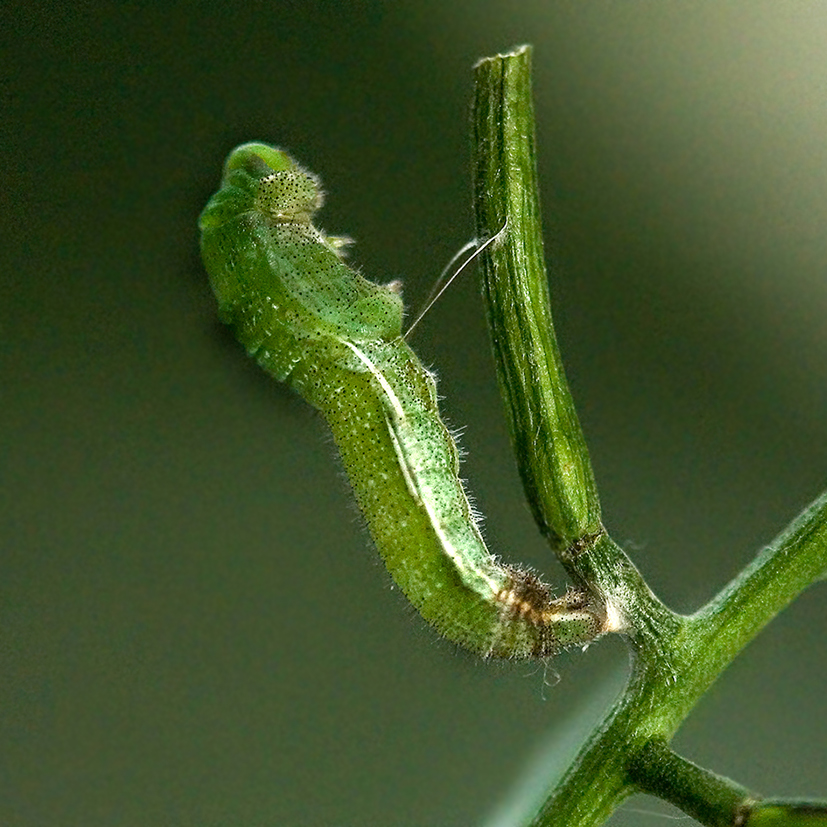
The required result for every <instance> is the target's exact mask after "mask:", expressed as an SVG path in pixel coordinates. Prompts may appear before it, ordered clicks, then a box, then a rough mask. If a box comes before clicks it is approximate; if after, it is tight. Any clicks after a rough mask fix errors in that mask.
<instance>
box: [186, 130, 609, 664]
mask: <svg viewBox="0 0 827 827" xmlns="http://www.w3.org/2000/svg"><path fill="white" fill-rule="evenodd" d="M321 203H322V191H321V188H320V184H319V181H318V179H317V178H316V177H315V176H314V175H312V174H311V173H309V172H307V171H305V170H304V169H302V168H301V167H300V166H299V165H298V164H297V163H296V162H295V161H293V160H292V158H290V157H289V156H288V155H287V154H286V153H285V152H283V151H281V150H279V149H277V148H275V147H272V146H268V145H266V144H260V143H248V144H243V145H242V146H239V147H237V148H236V149H234V150H233V151H232V152H231V153H230V155H229V156H228V158H227V161H226V163H225V166H224V176H223V178H222V181H221V187H220V189H219V190H218V192H216V193H215V195H213V197H212V198H211V199H210V201H209V203H208V204H207V206H206V208H205V209H204V211H203V213H202V214H201V218H200V228H201V252H202V256H203V259H204V264H205V266H206V269H207V272H208V273H209V276H210V281H211V283H212V288H213V291H214V292H215V295H216V298H217V299H218V305H219V312H220V315H221V319H222V320H223V321H224V322H226V323H227V324H229V325H231V326H232V327H233V328H234V330H235V332H236V335H237V336H238V338H239V340H240V341H241V343H242V344H243V345H244V346H245V347H246V348H247V351H248V352H249V353H250V355H251V356H254V357H255V358H256V359H257V360H258V362H259V364H260V365H261V366H262V367H263V368H264V369H265V370H266V371H267V372H268V373H270V374H271V375H272V376H274V377H275V378H276V379H278V380H279V381H282V382H287V383H289V384H290V385H291V386H292V387H293V388H294V389H295V390H296V391H297V392H298V393H300V394H301V395H302V396H303V397H304V398H305V399H306V400H307V401H308V402H309V403H310V404H311V405H313V406H314V407H315V408H317V409H318V410H319V411H320V412H321V413H322V415H323V416H324V418H325V419H326V420H327V423H328V424H329V426H330V428H331V430H332V431H333V436H334V438H335V441H336V445H337V446H338V449H339V451H340V453H341V456H342V461H343V463H344V466H345V470H346V471H347V474H348V477H349V479H350V482H351V484H352V486H353V490H354V492H355V494H356V499H357V500H358V503H359V507H360V508H361V510H362V513H363V514H364V516H365V519H366V520H367V523H368V526H369V528H370V532H371V535H372V537H373V539H374V542H375V543H376V546H377V548H378V549H379V552H380V554H381V555H382V557H383V558H384V561H385V564H386V565H387V567H388V570H389V571H390V573H391V576H392V577H393V579H394V580H395V581H396V583H397V584H398V585H399V587H400V588H401V589H402V591H403V592H404V593H405V595H406V596H407V597H408V599H409V600H410V601H411V603H413V604H414V606H416V608H417V609H418V610H419V612H420V613H421V614H422V616H423V617H424V618H425V619H426V620H427V621H428V622H429V623H431V624H432V625H433V626H434V627H436V629H438V630H439V631H440V632H441V633H442V634H443V635H445V637H447V638H449V639H450V640H452V641H455V642H456V643H458V644H460V645H462V646H465V647H467V648H469V649H471V650H473V651H475V652H477V653H479V654H481V655H483V656H486V657H487V656H492V657H532V656H535V657H546V656H548V655H550V654H553V653H554V652H556V651H558V650H559V649H560V648H561V647H564V646H567V645H571V644H575V643H584V642H587V641H589V640H592V639H593V638H594V637H595V636H596V635H597V634H598V633H599V632H600V630H601V620H600V617H599V615H598V614H597V613H596V612H595V611H593V610H592V609H591V608H590V606H589V605H588V601H587V599H586V597H585V595H583V594H582V593H577V592H569V593H568V594H566V595H565V596H563V597H562V598H559V599H554V598H553V597H552V596H551V592H550V590H549V588H548V587H547V586H546V585H545V584H544V583H543V582H541V581H540V579H539V578H538V577H537V576H536V575H534V574H533V573H531V572H529V571H525V570H523V569H520V568H516V567H513V566H509V565H505V564H503V563H501V562H499V561H498V560H497V559H496V558H495V557H493V556H492V555H491V553H490V552H489V551H488V549H487V548H486V546H485V543H484V541H483V539H482V536H481V534H480V531H479V528H478V526H477V522H476V519H475V517H474V512H473V509H472V508H471V506H470V504H469V502H468V498H467V496H466V494H465V491H464V490H463V486H462V482H461V480H460V479H459V476H458V471H459V456H458V452H457V447H456V444H455V443H454V440H453V438H452V437H451V434H450V433H449V431H448V429H447V428H446V427H445V425H444V424H443V422H442V420H441V419H440V416H439V411H438V409H437V394H436V384H435V378H434V376H433V374H431V373H430V372H429V371H428V370H426V369H425V368H424V367H423V365H422V363H421V362H420V361H419V359H418V358H417V356H416V354H415V353H414V352H413V351H412V350H411V348H410V347H409V346H408V344H407V342H406V341H405V339H404V338H403V336H402V316H403V307H402V298H401V295H400V286H399V284H398V283H391V284H386V285H379V284H374V283H373V282H370V281H368V280H367V279H365V278H363V277H362V276H361V275H359V273H357V272H355V271H354V270H352V269H351V268H350V267H348V266H347V265H346V264H345V263H344V261H343V260H342V254H341V248H342V246H343V244H344V243H346V242H345V241H344V240H342V239H338V238H333V237H327V236H325V235H324V234H323V233H322V232H320V231H319V230H318V229H317V228H316V227H314V226H313V223H312V219H313V215H314V213H315V212H316V211H317V210H318V209H319V207H320V206H321Z"/></svg>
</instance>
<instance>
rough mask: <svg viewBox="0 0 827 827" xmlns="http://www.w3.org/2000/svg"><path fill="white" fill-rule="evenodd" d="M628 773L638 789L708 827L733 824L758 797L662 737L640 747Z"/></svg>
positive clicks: (723, 826)
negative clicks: (680, 752) (676, 750)
mask: <svg viewBox="0 0 827 827" xmlns="http://www.w3.org/2000/svg"><path fill="white" fill-rule="evenodd" d="M629 776H630V778H631V779H632V780H633V781H634V782H635V784H636V786H637V789H638V791H640V792H643V793H649V794H650V795H654V796H656V797H657V798H662V799H664V800H666V801H671V802H672V803H673V804H675V805H677V806H678V807H680V808H681V809H682V810H683V811H684V812H685V813H686V814H687V815H690V816H692V818H694V819H695V820H696V821H699V822H700V823H701V824H706V825H709V827H732V825H734V824H737V823H738V819H739V817H740V818H741V820H743V816H744V815H745V814H746V813H747V812H748V810H749V808H750V807H751V805H752V804H753V803H754V801H756V800H757V797H756V796H754V795H752V794H751V793H750V792H749V790H747V789H746V788H744V787H742V786H740V785H739V784H736V783H735V782H734V781H731V780H730V779H729V778H723V777H722V776H720V775H716V774H715V773H712V772H710V771H709V770H705V769H703V768H702V767H699V766H697V765H696V764H693V763H692V762H691V761H687V760H686V759H685V758H682V757H681V756H680V755H677V754H676V753H674V752H673V751H672V750H671V749H670V748H669V746H668V745H667V744H666V742H665V741H663V740H661V739H659V738H656V739H653V740H652V741H649V742H648V743H646V744H644V745H643V747H642V748H641V749H640V750H638V752H637V754H636V755H635V757H634V759H633V760H632V761H631V762H630V763H629ZM675 793H679V795H677V796H676V795H675Z"/></svg>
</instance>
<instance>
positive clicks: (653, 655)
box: [531, 493, 827, 827]
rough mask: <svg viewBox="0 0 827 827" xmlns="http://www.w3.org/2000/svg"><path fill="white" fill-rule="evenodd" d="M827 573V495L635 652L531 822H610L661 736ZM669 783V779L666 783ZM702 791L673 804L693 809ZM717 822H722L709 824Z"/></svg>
mask: <svg viewBox="0 0 827 827" xmlns="http://www.w3.org/2000/svg"><path fill="white" fill-rule="evenodd" d="M825 568H827V493H825V494H823V495H822V496H821V497H820V498H819V499H818V500H816V501H815V502H814V503H813V504H812V505H811V506H810V507H808V508H807V509H806V510H805V511H804V512H803V513H802V514H801V515H800V516H799V517H798V518H797V519H796V520H794V521H793V523H792V524H791V525H790V526H789V528H787V529H786V530H785V531H784V532H783V533H782V534H781V535H780V536H779V537H778V538H777V539H776V540H775V541H774V542H773V543H772V544H771V545H770V546H769V547H768V548H766V549H765V550H764V551H762V552H761V553H760V554H759V555H758V557H757V558H756V560H755V561H754V562H753V563H752V564H751V565H750V566H749V567H747V569H746V570H745V571H744V572H742V573H741V574H740V575H738V576H737V577H736V578H735V579H734V580H733V581H732V582H731V583H730V584H729V585H728V586H727V587H726V588H724V589H723V590H722V591H721V592H720V594H719V595H717V596H716V597H715V598H713V600H712V601H711V602H710V603H709V604H708V605H707V606H706V607H705V608H703V609H702V610H701V611H700V612H698V613H697V614H695V615H693V616H691V617H678V616H675V622H674V623H673V624H671V625H669V626H665V627H664V628H663V629H662V630H661V633H660V634H659V635H658V639H657V645H647V646H645V647H642V646H639V645H638V643H637V639H636V637H635V636H634V635H633V636H631V637H630V644H631V646H632V651H633V653H634V659H633V670H632V676H631V679H630V682H629V685H628V687H627V689H626V691H625V693H624V694H623V696H622V697H621V698H620V700H619V701H618V702H617V703H616V704H615V706H614V708H613V709H612V710H610V712H609V713H608V714H607V716H606V719H605V721H604V722H603V723H602V724H601V725H599V726H598V727H597V728H596V730H595V732H594V734H593V735H592V737H591V739H590V740H589V741H588V742H587V743H586V745H585V746H584V747H583V749H582V750H581V752H580V754H579V755H578V757H577V759H576V760H575V762H574V763H573V765H572V766H571V767H570V769H569V771H568V773H567V774H566V776H565V777H564V778H563V779H562V780H561V781H560V783H559V784H558V785H557V787H556V789H554V791H553V792H552V793H551V795H550V796H549V798H548V800H547V801H546V802H545V804H544V805H543V807H542V808H541V810H540V812H539V813H538V814H537V816H536V817H535V819H534V820H533V821H532V822H531V823H532V825H535V827H540V826H541V825H542V827H574V825H577V827H587V825H597V824H601V823H602V822H603V821H605V819H606V818H608V816H609V815H610V814H611V812H612V811H613V810H614V808H615V807H616V806H617V805H618V804H619V803H620V802H621V801H622V800H623V799H624V798H625V797H626V796H628V795H630V794H631V793H633V792H635V791H636V790H637V786H636V784H635V781H634V779H633V778H632V776H631V775H630V773H629V767H630V765H632V764H633V763H634V762H635V761H636V760H637V756H638V754H639V752H640V751H641V750H642V749H644V748H645V747H646V744H647V743H649V742H650V741H651V740H652V739H660V740H662V741H664V742H668V741H669V740H670V739H671V738H672V736H673V735H674V734H675V732H676V731H677V729H678V727H679V726H680V725H681V723H682V722H683V721H684V720H685V719H686V717H687V716H688V715H689V713H690V712H691V711H692V709H693V707H694V706H695V704H696V703H697V702H698V700H700V698H701V697H702V696H703V695H704V693H705V692H706V691H707V690H708V689H709V687H710V686H711V685H712V684H713V683H714V682H715V680H716V679H717V678H718V676H719V675H720V674H721V672H722V671H723V670H724V669H725V668H726V666H727V665H728V664H729V663H730V662H731V661H732V660H733V659H734V658H735V656H736V655H737V654H738V653H739V652H740V651H741V649H743V648H744V646H746V645H747V643H749V641H750V640H752V638H754V637H755V636H756V635H757V634H758V632H760V631H761V629H762V628H764V626H765V625H766V624H767V623H769V621H770V620H772V618H773V617H775V615H776V614H778V612H780V611H781V610H782V609H783V608H784V607H785V606H787V605H788V604H789V603H790V602H791V601H792V600H793V599H795V597H796V596H797V595H798V594H800V593H801V592H802V591H803V590H804V589H806V588H807V587H808V586H809V585H811V584H812V583H814V582H816V581H817V580H818V579H819V578H820V577H821V576H823V572H824V570H825ZM663 785H664V789H666V788H667V787H668V786H669V780H668V777H667V778H665V779H664V781H663ZM697 795H698V793H697V791H696V790H689V791H688V792H687V790H686V789H682V788H674V789H672V790H671V792H670V793H669V795H668V796H664V797H667V798H668V800H670V801H672V802H673V803H675V804H676V805H677V806H683V805H682V803H681V802H682V800H684V797H685V796H688V798H687V799H686V805H687V807H689V806H690V804H691V806H693V807H695V806H696V804H695V803H693V802H694V801H695V800H696V798H697ZM709 823H713V822H709Z"/></svg>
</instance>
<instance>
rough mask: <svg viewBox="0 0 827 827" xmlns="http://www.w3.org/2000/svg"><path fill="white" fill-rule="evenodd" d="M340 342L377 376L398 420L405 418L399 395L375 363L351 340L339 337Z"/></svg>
mask: <svg viewBox="0 0 827 827" xmlns="http://www.w3.org/2000/svg"><path fill="white" fill-rule="evenodd" d="M339 341H340V342H342V343H343V344H345V345H347V346H348V347H349V348H350V349H351V350H352V351H353V352H354V353H355V354H356V356H357V357H358V358H359V361H361V362H362V364H363V365H365V367H366V368H367V369H368V370H369V371H370V372H371V373H372V374H373V375H374V376H375V377H376V378H377V380H378V381H379V384H380V385H381V386H382V390H383V391H385V395H386V396H387V397H388V399H389V400H390V403H391V406H392V407H393V410H394V413H396V415H397V417H399V420H400V422H401V421H402V420H404V419H405V410H404V409H403V407H402V403H401V402H400V401H399V397H397V395H396V394H395V393H394V391H393V388H392V387H391V386H390V383H389V382H388V380H387V379H385V377H384V376H383V375H382V372H381V371H380V370H379V368H377V367H376V365H374V364H373V362H371V360H370V359H369V358H368V356H367V355H366V354H364V353H362V351H361V350H359V348H358V347H356V345H354V344H353V343H352V342H349V341H348V340H347V339H340V340H339Z"/></svg>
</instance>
